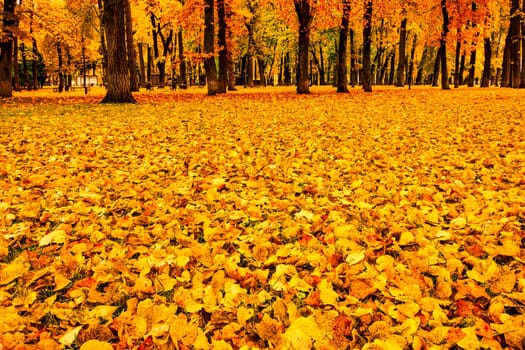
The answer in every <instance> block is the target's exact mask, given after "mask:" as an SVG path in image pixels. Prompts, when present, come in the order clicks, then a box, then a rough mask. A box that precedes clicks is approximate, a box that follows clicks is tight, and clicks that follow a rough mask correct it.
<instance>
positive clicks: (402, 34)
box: [396, 18, 407, 87]
mask: <svg viewBox="0 0 525 350" xmlns="http://www.w3.org/2000/svg"><path fill="white" fill-rule="evenodd" d="M406 37H407V19H406V18H403V20H402V21H401V27H400V28H399V59H398V60H397V73H396V86H398V87H402V86H403V85H404V82H403V80H404V77H405V75H404V71H405V47H406Z"/></svg>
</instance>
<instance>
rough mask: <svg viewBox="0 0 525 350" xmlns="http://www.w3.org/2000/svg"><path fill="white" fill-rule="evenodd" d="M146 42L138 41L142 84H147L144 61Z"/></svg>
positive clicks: (140, 81) (140, 82)
mask: <svg viewBox="0 0 525 350" xmlns="http://www.w3.org/2000/svg"><path fill="white" fill-rule="evenodd" d="M144 45H145V44H144V43H138V45H137V46H138V48H139V69H140V76H139V78H140V80H139V84H140V86H146V64H145V62H144Z"/></svg>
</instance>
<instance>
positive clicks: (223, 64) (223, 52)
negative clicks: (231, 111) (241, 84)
mask: <svg viewBox="0 0 525 350" xmlns="http://www.w3.org/2000/svg"><path fill="white" fill-rule="evenodd" d="M217 17H218V25H219V30H218V41H217V44H218V45H219V81H218V84H219V87H218V93H226V89H227V87H228V49H227V45H226V33H227V27H226V8H225V4H224V0H217Z"/></svg>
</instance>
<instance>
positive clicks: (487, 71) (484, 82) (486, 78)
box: [481, 38, 492, 87]
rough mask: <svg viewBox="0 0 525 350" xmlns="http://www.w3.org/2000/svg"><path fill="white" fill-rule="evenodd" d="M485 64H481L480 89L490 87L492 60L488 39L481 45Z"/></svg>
mask: <svg viewBox="0 0 525 350" xmlns="http://www.w3.org/2000/svg"><path fill="white" fill-rule="evenodd" d="M483 48H484V50H483V51H484V56H485V62H484V63H483V77H482V78H481V87H489V86H490V76H491V59H492V45H491V42H490V38H485V40H484V43H483Z"/></svg>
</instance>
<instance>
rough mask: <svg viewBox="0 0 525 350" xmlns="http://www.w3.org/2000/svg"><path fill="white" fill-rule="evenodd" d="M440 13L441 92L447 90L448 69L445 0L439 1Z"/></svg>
mask: <svg viewBox="0 0 525 350" xmlns="http://www.w3.org/2000/svg"><path fill="white" fill-rule="evenodd" d="M441 11H442V12H443V31H442V34H441V40H440V43H439V47H440V49H441V88H442V89H443V90H449V89H450V87H449V86H448V67H447V33H448V25H449V19H448V11H447V0H441Z"/></svg>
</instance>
